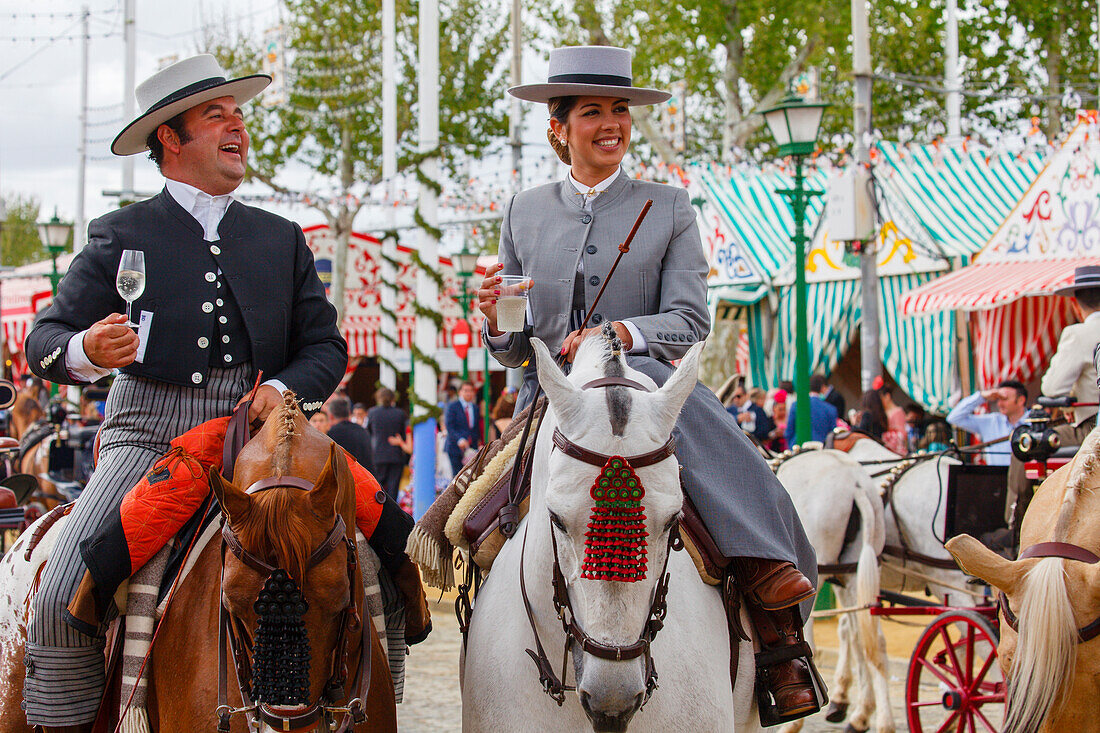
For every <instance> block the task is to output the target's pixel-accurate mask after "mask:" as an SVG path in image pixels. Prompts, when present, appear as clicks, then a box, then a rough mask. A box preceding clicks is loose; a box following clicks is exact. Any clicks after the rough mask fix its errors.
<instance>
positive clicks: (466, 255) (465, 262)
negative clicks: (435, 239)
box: [451, 247, 490, 442]
mask: <svg viewBox="0 0 1100 733" xmlns="http://www.w3.org/2000/svg"><path fill="white" fill-rule="evenodd" d="M480 256H481V255H480V254H479V253H477V252H471V251H470V250H468V249H466V248H465V247H463V249H462V251H461V252H458V253H456V254H454V255H451V262H453V263H454V266H455V269H456V270H457V274H458V277H459V279H460V280H461V281H462V297H461V298H459V299H458V302H459V304H460V305H461V306H462V318H463V320H465V321H467V322H469V320H470V307H471V306H472V305H473V302H474V294H473V292H471V290H470V279H471V278H473V276H474V273H475V272H476V271H477V258H478V257H480ZM470 330H471V331H472V330H473V328H472V327H471V329H470ZM472 339H473V336H472V334H471V341H472ZM484 351H485V378H484V379H483V380H482V385H481V400H482V402H484V403H485V408H484V415H485V419H484V420H482V421H481V422H482V426H483V427H484V430H485V434H484V435H483V436H482V439H483V440H485V441H486V442H488V440H489V408H490V405H489V399H490V390H489V349H487V348H486V349H484ZM468 359H469V354H467V355H466V356H464V357H462V381H466V380H467V379H469V378H470V367H469V361H468Z"/></svg>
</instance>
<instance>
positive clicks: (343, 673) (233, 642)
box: [216, 476, 372, 733]
mask: <svg viewBox="0 0 1100 733" xmlns="http://www.w3.org/2000/svg"><path fill="white" fill-rule="evenodd" d="M275 488H292V489H301V490H303V491H311V490H313V488H314V485H313V484H312V483H310V482H309V481H306V480H305V479H302V478H298V477H296V476H273V477H270V478H265V479H260V480H259V481H256V482H255V483H253V484H252V485H251V486H249V487H248V488H247V489H246V490H245V493H247V494H257V493H259V492H261V491H267V490H268V489H275ZM340 545H344V546H345V549H346V551H347V573H348V587H349V589H350V590H349V599H348V605H347V606H345V607H344V610H343V612H342V614H341V620H340V627H339V631H338V634H337V637H336V645H335V646H334V647H333V650H332V656H331V657H330V670H331V671H330V674H329V678H328V681H327V682H326V683H325V687H324V690H323V691H322V692H321V696H320V697H319V698H318V699H317V701H316V702H314V703H313V704H312V705H310V706H308V707H307V708H306V709H304V710H303V711H301V712H297V713H295V714H294V715H280V714H277V713H274V712H272V711H271V709H270V708H268V707H267V706H265V705H264V704H263V703H256V702H253V701H252V698H251V680H252V667H251V655H252V649H251V648H250V644H249V641H248V636H247V635H246V633H245V629H244V627H243V624H242V623H241V621H240V620H239V619H237V618H236V617H234V616H233V615H232V614H231V613H230V612H229V609H228V608H227V607H226V605H225V594H224V588H225V550H226V548H229V550H230V552H232V553H233V555H234V556H236V558H237V559H238V560H240V561H241V562H243V563H244V564H245V565H247V566H248V567H250V568H252V569H253V570H255V571H256V572H257V573H259V574H260V575H261V576H263V577H264V578H265V579H266V578H268V577H270V576H271V574H272V573H274V572H275V570H276V568H274V567H273V566H271V565H269V564H268V563H267V562H265V561H264V560H263V559H261V558H259V557H256V556H255V555H253V554H252V553H250V552H249V551H248V550H246V549H245V548H244V546H243V545H242V544H241V541H240V538H239V537H237V533H236V532H234V531H233V528H232V527H230V525H229V523H228V522H225V521H223V524H222V572H221V576H222V591H223V592H222V593H221V596H222V598H221V604H220V606H221V610H220V617H221V618H220V623H219V626H218V709H217V711H216V715H217V716H218V731H219V733H228V731H229V717H230V716H231V715H234V714H237V713H244V714H245V715H246V717H248V719H249V722H250V723H251V722H252V716H255V717H256V718H259V719H260V720H262V721H263V722H264V723H266V724H267V725H269V726H271V727H273V728H275V729H276V730H296V729H299V728H303V727H305V726H308V725H313V724H315V723H317V722H319V721H324V722H325V723H326V724H328V725H330V726H331V724H332V721H333V716H334V715H336V714H340V713H343V714H344V719H343V722H342V723H341V724H340V727H339V728H338V729H337V730H338V732H339V733H343V732H344V731H347V730H349V729H350V728H351V726H352V725H355V724H360V723H365V722H366V720H367V716H366V712H365V711H364V703H365V700H366V699H367V691H368V690H369V689H370V676H371V665H370V661H371V650H370V634H371V633H372V632H371V629H370V627H369V626H364V621H363V616H362V615H361V614H360V613H359V609H358V608H357V607H356V603H355V582H356V574H357V572H358V570H357V559H358V555H357V553H356V548H355V540H353V539H351V538H350V537H348V536H347V527H346V525H345V524H344V518H343V517H342V516H340V515H339V514H337V515H336V521H335V523H334V524H333V527H332V529H331V530H330V531H329V533H328V535H327V536H326V537H325V539H324V541H323V542H322V543H321V544H320V545H319V546H318V547H317V549H315V550H314V551H313V553H312V554H311V555H310V557H309V561H308V562H307V565H306V569H307V570H309V569H312V568H314V567H315V566H317V565H318V564H320V563H321V562H322V561H323V560H325V558H327V557H328V556H329V555H331V554H332V552H333V551H334V550H335V549H336V548H337V547H339V546H340ZM366 623H367V624H369V621H368V622H366ZM360 628H362V650H361V652H360V661H359V670H358V672H357V673H356V678H355V682H354V686H353V688H352V689H353V690H354V695H355V696H354V697H353V698H352V699H351V700H350V701H348V703H347V704H345V705H341V704H340V701H341V700H343V699H344V683H345V682H346V681H347V675H348V669H347V664H348V637H349V634H350V633H351V632H354V631H356V630H358V629H360ZM227 640H228V642H229V646H230V648H231V650H232V652H233V665H234V668H235V671H236V674H237V686H238V688H239V689H240V694H241V700H242V702H243V704H242V706H241V707H240V708H233V707H230V706H229V704H228V696H227V692H226V687H227V665H226V650H225V647H226V641H227ZM330 729H331V728H330Z"/></svg>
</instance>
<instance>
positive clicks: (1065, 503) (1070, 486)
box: [1054, 430, 1100, 542]
mask: <svg viewBox="0 0 1100 733" xmlns="http://www.w3.org/2000/svg"><path fill="white" fill-rule="evenodd" d="M1098 467H1100V433H1098V432H1097V431H1096V430H1093V431H1092V432H1091V433H1089V434H1088V436H1086V437H1085V442H1084V443H1082V444H1081V449H1080V450H1079V451H1078V452H1077V460H1075V461H1074V462H1073V468H1072V469H1070V475H1069V480H1067V481H1066V493H1065V494H1064V495H1063V497H1062V508H1061V509H1060V510H1059V512H1058V522H1057V523H1056V524H1055V525H1054V541H1055V542H1067V541H1068V539H1067V536H1068V533H1069V523H1070V520H1071V519H1072V518H1073V513H1074V511H1075V510H1076V508H1077V498H1078V497H1079V496H1080V495H1081V494H1083V493H1084V492H1086V491H1092V489H1091V488H1089V487H1088V486H1087V483H1088V482H1089V481H1090V480H1091V479H1092V478H1093V475H1094V474H1095V473H1096V470H1097V468H1098Z"/></svg>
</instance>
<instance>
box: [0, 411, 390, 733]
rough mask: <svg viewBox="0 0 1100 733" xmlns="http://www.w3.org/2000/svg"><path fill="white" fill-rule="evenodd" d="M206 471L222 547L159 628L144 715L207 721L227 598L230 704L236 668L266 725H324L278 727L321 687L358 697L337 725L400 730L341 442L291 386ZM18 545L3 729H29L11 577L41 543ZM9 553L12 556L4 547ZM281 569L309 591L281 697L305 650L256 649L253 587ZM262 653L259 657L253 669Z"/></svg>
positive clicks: (7, 582)
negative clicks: (358, 713)
mask: <svg viewBox="0 0 1100 733" xmlns="http://www.w3.org/2000/svg"><path fill="white" fill-rule="evenodd" d="M210 479H211V488H212V489H213V490H214V493H215V495H216V496H217V497H218V500H219V501H220V502H221V506H222V512H223V517H224V518H225V521H226V531H225V532H224V533H223V535H224V536H225V537H226V538H227V541H228V547H229V548H230V549H229V550H223V546H222V545H221V543H219V542H211V543H210V544H209V545H207V546H206V548H204V549H203V550H202V551H201V554H200V555H199V558H198V560H197V562H196V563H195V566H194V568H193V569H192V570H191V573H190V574H189V575H188V576H187V578H186V579H185V580H184V581H183V582H182V583H181V584H180V587H179V589H178V591H177V592H176V595H175V598H174V599H173V601H172V603H171V605H170V606H169V608H168V611H167V613H166V615H165V617H164V620H163V622H162V623H161V626H160V628H159V630H158V632H157V637H156V642H155V644H154V646H153V651H152V656H151V661H150V672H149V694H148V706H147V709H148V712H149V720H150V723H151V725H152V729H153V730H154V731H157V733H184V732H187V733H190V732H191V731H195V730H214V729H215V725H216V723H217V718H216V716H215V711H216V710H218V708H219V692H220V690H219V683H218V667H219V648H218V646H219V625H220V616H221V614H222V606H221V604H222V601H223V599H224V602H225V604H226V608H225V612H226V615H227V619H228V625H229V627H230V628H232V629H234V630H235V631H234V634H235V635H236V636H237V638H238V642H239V643H238V644H237V649H238V651H239V652H240V653H241V657H242V661H240V662H238V663H235V661H234V654H233V652H232V650H231V649H230V648H229V647H230V645H229V644H226V645H225V647H226V648H225V654H226V657H225V659H226V662H225V663H226V665H227V667H228V674H227V678H228V679H227V685H226V687H227V688H228V689H227V690H226V692H227V693H228V696H227V703H228V705H229V706H231V707H232V708H234V709H236V708H240V707H241V706H242V702H241V699H242V696H241V694H240V692H239V690H238V681H237V679H238V675H240V676H243V677H244V678H245V679H242V680H241V682H242V683H244V684H245V685H246V686H247V687H246V689H248V688H249V687H250V688H251V690H252V692H253V693H254V694H257V695H263V693H262V692H261V691H260V690H262V689H267V690H268V694H267V695H266V696H265V697H264V699H265V700H268V701H270V702H269V703H262V704H261V705H260V708H261V709H262V712H263V713H264V715H265V716H266V725H267V726H269V727H263V728H262V730H265V731H267V730H273V729H274V730H284V729H285V730H294V731H295V733H305V732H306V731H315V730H318V731H319V730H328V729H327V728H325V727H323V726H324V724H323V721H322V720H315V721H311V722H308V723H293V722H288V724H287V725H288V726H289V727H286V728H284V727H283V725H282V722H281V721H282V719H290V718H293V717H296V716H301V715H303V714H305V712H306V711H307V710H308V709H309V708H310V706H311V705H312V704H314V703H316V702H318V701H326V697H327V698H335V700H333V701H331V702H327V701H326V702H325V706H326V707H328V706H331V707H336V708H338V707H342V706H345V705H350V702H351V700H352V699H354V698H357V697H361V698H362V703H363V705H362V708H363V711H364V712H365V714H366V721H365V722H358V723H355V724H354V725H351V726H349V727H348V728H347V729H346V730H349V731H350V730H354V731H357V732H358V733H365V732H366V731H368V730H369V731H396V730H397V712H396V704H395V701H394V689H393V682H392V680H391V678H390V675H389V667H388V664H387V661H386V657H385V654H384V652H383V650H382V647H381V643H380V642H379V640H378V637H377V635H376V634H374V633H373V632H372V626H371V622H370V619H369V614H367V613H366V609H365V608H364V590H363V584H362V579H361V575H360V571H359V568H358V566H357V565H355V564H354V558H355V552H354V549H353V548H354V542H355V540H354V533H355V495H354V491H355V488H354V482H353V479H352V475H351V472H350V469H349V468H348V465H347V460H346V458H345V456H344V453H343V451H341V450H339V449H338V448H337V447H336V446H335V444H334V443H332V441H331V440H329V439H328V438H327V437H325V436H324V435H323V434H321V433H320V432H318V431H317V430H315V429H314V428H313V427H312V426H310V425H309V422H308V421H307V420H306V419H305V417H304V415H303V414H302V412H301V411H300V410H299V409H298V407H297V404H296V402H295V400H294V398H293V395H291V394H290V393H287V394H286V398H285V400H284V404H283V405H281V406H279V407H277V408H276V409H275V410H274V411H273V412H272V414H271V416H270V417H269V418H268V420H267V422H266V423H265V424H264V427H263V428H262V429H261V430H260V431H259V433H257V434H256V436H255V437H254V438H253V439H252V440H251V441H250V442H249V443H248V444H247V445H246V446H245V448H244V449H243V451H242V452H241V454H240V456H239V457H238V459H237V462H236V466H235V469H234V475H233V479H234V480H233V481H232V482H230V481H226V480H224V479H222V478H221V477H220V475H218V474H216V473H214V474H212V475H211V477H210ZM50 534H53V533H52V532H51V533H50ZM47 538H49V535H47ZM24 541H25V537H24V540H21V541H20V543H19V544H20V545H22V543H23V542H24ZM50 544H52V543H51V542H50V541H48V539H47V540H46V541H44V542H43V548H44V549H45V550H46V551H47V552H48V548H49V545H50ZM235 545H236V546H235ZM16 549H18V552H12V553H9V556H8V557H7V558H5V560H4V562H3V564H0V612H4V613H10V618H11V621H10V623H7V624H5V622H4V621H2V620H0V729H2V730H4V731H12V733H15V732H16V731H19V732H20V733H30V729H29V728H27V727H25V726H24V725H23V724H22V721H21V716H20V715H19V701H20V698H21V695H22V674H21V669H20V668H21V667H22V665H21V664H20V663H19V662H20V659H21V656H22V654H21V652H20V649H21V647H22V639H21V638H18V633H19V632H20V631H25V626H23V619H24V618H25V611H24V610H22V609H23V607H22V598H23V597H25V595H26V593H27V589H26V588H24V589H23V590H22V591H20V590H19V589H18V588H13V587H10V586H13V585H18V584H19V582H20V581H19V579H20V578H22V579H23V580H22V582H24V583H27V582H29V581H31V579H33V576H34V572H35V570H34V568H35V563H36V562H41V553H40V552H39V551H37V550H36V552H35V553H34V556H32V558H31V561H30V563H22V554H23V548H22V547H21V546H20V547H17V548H16ZM12 555H18V556H19V557H17V558H16V559H14V560H13V559H12ZM23 565H26V566H27V567H22V566H23ZM272 570H274V571H275V573H272V572H271V571H272ZM279 573H285V574H286V575H287V576H289V581H283V583H284V585H285V583H286V582H292V583H293V585H294V590H293V591H292V592H291V593H290V595H291V596H292V598H291V600H292V601H293V602H294V603H296V604H298V603H301V602H302V601H304V604H305V606H306V610H305V612H304V614H301V616H300V617H298V616H296V615H295V616H294V624H297V620H298V618H300V621H301V623H300V624H297V626H296V628H297V629H298V630H299V631H300V632H304V636H303V637H302V638H303V639H308V644H307V645H303V646H302V647H299V648H298V649H296V650H294V651H296V652H297V653H299V654H302V655H304V656H305V657H306V658H307V659H308V666H305V669H307V670H308V672H306V673H305V674H304V676H303V677H301V678H299V680H298V681H299V682H300V683H301V684H300V690H299V696H300V698H301V699H300V700H296V701H290V702H288V701H286V700H282V699H279V694H278V693H277V692H276V691H274V687H275V686H277V685H278V682H277V680H279V679H294V678H295V675H296V671H295V668H297V670H301V669H302V668H303V665H302V663H301V661H298V662H297V663H295V662H285V661H284V660H285V659H286V658H288V655H286V654H280V653H279V645H278V644H274V645H268V647H267V649H268V650H269V651H268V653H267V654H266V655H265V654H263V653H262V652H260V649H261V648H264V638H270V637H264V631H263V629H264V627H265V624H270V623H271V618H272V617H271V616H270V615H269V614H267V613H266V612H265V611H264V609H262V608H261V609H260V612H258V611H257V607H258V601H259V602H260V603H262V602H263V600H264V599H262V598H260V596H261V594H263V593H267V592H269V591H271V587H270V585H269V581H270V580H271V577H274V576H276V575H277V574H279ZM284 590H285V589H284ZM280 592H282V591H280ZM298 594H300V596H301V599H298V598H297V596H298ZM5 599H6V600H5ZM8 605H11V608H10V609H9V608H7V606H8ZM284 605H285V604H284ZM284 610H285V609H283V608H280V611H279V612H280V613H283V611H284ZM300 611H301V608H299V609H297V611H296V612H295V613H298V612H300ZM292 615H293V614H292ZM283 618H284V619H285V618H286V616H284V617H283ZM294 624H292V625H294ZM268 628H270V626H269V627H268ZM5 632H7V633H5ZM364 635H366V638H365V639H364ZM272 648H274V649H275V652H274V653H272V652H271V651H270V650H271V649H272ZM364 649H367V654H368V655H369V659H370V666H369V668H367V669H369V670H370V673H369V676H368V677H367V678H366V679H367V680H368V681H369V688H368V691H367V692H366V693H365V694H364V693H362V692H361V690H360V687H361V678H360V674H361V671H360V667H361V663H362V661H363V660H362V657H363V656H364V654H363V650H364ZM284 651H285V650H284ZM261 656H263V659H261ZM293 656H294V655H293V654H290V655H289V657H291V658H292V657H293ZM234 667H236V668H237V672H236V674H235V673H234ZM261 667H263V668H265V669H266V671H267V674H266V676H265V677H264V679H262V680H261V679H259V678H260V677H261V673H260V672H259V670H260V669H261ZM363 671H364V672H365V669H364V670H363ZM250 675H251V676H252V679H249V676H250ZM334 677H335V679H334ZM341 678H343V679H341ZM273 679H274V680H276V682H272V680H273ZM265 686H266V687H265ZM276 703H278V705H276ZM302 703H305V704H302ZM323 712H324V711H321V714H322V715H323ZM331 714H332V716H333V717H334V718H335V719H336V721H337V723H338V724H339V723H340V722H341V720H342V718H343V713H342V712H341V711H340V710H338V709H337V710H334V711H333V712H332V713H331ZM251 715H252V714H251V713H247V714H246V713H244V712H240V713H234V714H233V715H232V716H231V718H230V719H231V730H232V731H233V732H234V733H244V731H246V730H248V725H247V720H246V717H249V718H250V717H251ZM14 721H19V724H18V725H17V724H15V722H14ZM112 727H113V726H112Z"/></svg>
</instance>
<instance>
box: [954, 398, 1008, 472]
mask: <svg viewBox="0 0 1100 733" xmlns="http://www.w3.org/2000/svg"><path fill="white" fill-rule="evenodd" d="M983 404H985V405H988V406H989V412H988V413H987V414H985V415H977V414H975V411H976V410H977V409H978V407H980V406H981V405H983ZM1026 411H1027V387H1025V386H1024V385H1023V384H1021V383H1020V382H1017V381H1015V380H1005V381H1004V382H1001V383H1000V384H998V385H997V387H996V388H995V389H987V390H985V391H983V392H975V393H974V394H972V395H970V396H969V397H964V398H963V399H961V400H959V402H958V404H957V405H955V407H954V409H952V410H951V412H950V413H948V415H947V422H949V423H951V424H952V425H954V426H955V427H957V428H961V429H963V430H966V431H968V432H971V433H974V434H975V435H977V436H978V440H980V441H981V442H983V443H988V442H990V441H993V440H997V439H999V438H1006V437H1008V436H1009V435H1011V434H1012V431H1013V429H1015V427H1016V426H1017V425H1019V424H1020V421H1021V420H1022V419H1023V417H1024V413H1025V412H1026ZM984 455H985V462H986V463H987V464H989V465H990V466H1007V465H1008V463H1009V458H1011V456H1012V448H1011V446H1009V444H1008V441H1007V440H1006V441H1004V442H1001V443H997V444H995V445H991V446H988V447H987V448H986V449H985V453H984Z"/></svg>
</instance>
